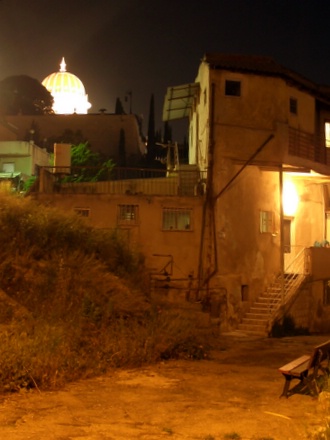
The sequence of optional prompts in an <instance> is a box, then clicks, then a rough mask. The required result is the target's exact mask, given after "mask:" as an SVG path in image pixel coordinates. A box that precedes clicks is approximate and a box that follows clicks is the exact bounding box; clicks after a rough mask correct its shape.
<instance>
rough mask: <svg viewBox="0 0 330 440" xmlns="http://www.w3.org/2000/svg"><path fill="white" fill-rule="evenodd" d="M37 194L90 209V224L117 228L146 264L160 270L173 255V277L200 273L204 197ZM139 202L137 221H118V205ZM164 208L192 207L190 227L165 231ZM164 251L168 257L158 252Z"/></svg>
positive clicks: (60, 203)
mask: <svg viewBox="0 0 330 440" xmlns="http://www.w3.org/2000/svg"><path fill="white" fill-rule="evenodd" d="M36 198H37V199H38V200H39V201H41V202H42V203H46V204H47V205H51V206H56V207H59V208H60V209H62V210H64V211H66V212H73V211H74V210H75V209H77V208H78V209H89V210H90V216H89V217H88V218H87V219H86V221H88V222H89V223H90V224H91V225H93V226H95V227H97V228H103V229H115V228H118V229H120V230H121V231H122V233H123V234H124V236H126V237H127V239H128V241H129V243H130V244H131V246H132V249H138V250H140V251H141V252H143V254H144V255H145V257H146V263H147V266H148V267H149V268H150V269H152V270H153V271H155V272H157V271H159V270H161V268H162V267H163V266H164V265H165V264H166V262H167V261H168V260H169V258H168V256H169V255H172V256H173V261H174V266H173V277H181V278H182V277H187V276H188V275H189V274H193V275H194V276H197V272H198V257H199V246H200V235H201V234H200V231H201V218H202V204H203V201H202V199H201V198H198V197H155V196H119V195H117V196H116V195H88V194H87V195H86V194H77V195H72V194H67V195H66V194H62V195H59V194H47V195H46V194H37V195H36ZM120 204H124V205H138V207H139V217H138V222H137V224H136V225H134V226H133V225H132V226H129V225H119V224H118V205H120ZM163 208H174V209H176V208H185V209H192V223H191V230H189V231H165V230H163V229H162V210H163ZM155 254H157V255H165V256H166V257H161V256H155Z"/></svg>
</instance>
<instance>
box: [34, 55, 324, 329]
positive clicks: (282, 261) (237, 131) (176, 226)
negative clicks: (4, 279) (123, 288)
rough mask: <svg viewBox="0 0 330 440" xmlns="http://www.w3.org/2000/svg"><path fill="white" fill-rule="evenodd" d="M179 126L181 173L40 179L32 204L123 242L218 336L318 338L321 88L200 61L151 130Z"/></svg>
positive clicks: (259, 70)
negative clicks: (196, 304) (70, 215)
mask: <svg viewBox="0 0 330 440" xmlns="http://www.w3.org/2000/svg"><path fill="white" fill-rule="evenodd" d="M184 117H187V118H189V162H190V163H189V165H185V166H182V165H180V164H179V163H176V164H175V166H174V167H173V166H171V167H170V166H169V167H168V170H167V172H166V173H165V174H164V172H163V171H158V172H157V171H156V170H155V171H154V172H151V171H150V170H139V171H137V170H136V171H135V172H133V171H132V170H121V169H115V170H113V172H112V174H111V175H110V177H109V179H107V180H106V181H103V182H96V183H80V184H77V183H72V182H71V183H68V182H67V181H61V179H59V178H58V176H56V173H54V170H53V169H50V170H49V169H46V168H45V169H44V170H43V172H42V173H41V174H40V182H39V183H40V185H39V192H38V193H36V194H34V197H35V198H37V199H38V200H39V201H40V202H42V203H48V204H50V205H54V206H60V207H62V208H63V209H65V210H67V211H77V212H78V213H80V214H81V215H83V216H85V217H86V219H87V221H89V222H90V223H91V224H93V225H95V226H97V227H100V228H109V229H117V230H118V231H121V232H122V233H124V234H125V235H126V237H127V238H128V240H129V242H130V243H131V244H132V245H134V246H136V247H138V248H139V249H140V250H141V251H142V252H143V253H144V255H145V256H146V262H147V265H148V267H149V268H150V270H151V271H152V272H153V273H155V274H159V275H163V276H164V280H163V281H164V282H165V284H167V285H168V287H173V282H174V284H175V281H177V283H178V286H179V287H178V292H181V293H182V292H184V293H185V294H186V296H187V297H189V298H193V299H197V300H201V301H202V302H203V304H204V305H205V304H206V303H207V302H209V303H210V304H211V313H213V317H216V316H217V314H218V319H219V323H220V327H221V330H233V329H237V328H241V329H242V330H245V331H258V332H262V333H264V334H265V333H266V332H269V331H270V329H271V327H272V325H273V323H274V321H275V320H276V319H282V318H283V316H285V315H290V316H292V317H293V319H294V321H295V324H296V325H297V326H303V327H306V328H308V329H310V330H311V331H313V332H325V331H329V330H330V320H329V319H328V313H329V310H330V288H329V285H330V248H329V249H328V248H327V241H330V227H329V226H330V220H329V218H328V217H329V212H330V199H329V185H330V154H329V152H330V149H329V148H330V129H329V127H330V92H329V89H328V88H326V87H321V86H319V85H317V84H315V83H313V82H311V81H309V80H308V79H306V78H304V77H302V76H300V75H298V74H296V73H295V72H292V71H290V70H289V69H286V68H284V67H283V66H281V65H279V64H278V63H277V62H275V61H274V60H273V59H271V58H267V57H254V56H233V55H222V54H210V55H206V56H205V57H204V58H203V60H202V62H201V64H200V66H199V70H198V74H197V77H196V80H195V82H194V83H192V84H185V85H180V86H175V87H169V88H168V91H167V94H166V97H165V102H164V116H163V119H164V120H167V121H171V120H173V119H177V118H184ZM72 172H75V173H76V172H77V170H74V171H73V170H72V169H69V170H68V173H69V174H70V173H72ZM157 173H159V174H157ZM171 283H172V284H171ZM191 294H192V295H191ZM214 304H216V305H217V307H215V306H214V307H213V306H212V305H214Z"/></svg>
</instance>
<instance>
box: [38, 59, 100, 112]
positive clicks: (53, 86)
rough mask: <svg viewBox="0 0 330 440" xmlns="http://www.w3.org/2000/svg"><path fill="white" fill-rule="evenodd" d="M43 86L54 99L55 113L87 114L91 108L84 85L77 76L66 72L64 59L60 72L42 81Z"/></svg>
mask: <svg viewBox="0 0 330 440" xmlns="http://www.w3.org/2000/svg"><path fill="white" fill-rule="evenodd" d="M42 85H43V86H44V87H45V88H46V89H47V90H48V91H49V92H50V93H51V94H52V96H53V98H54V104H53V110H54V112H55V113H58V114H66V115H67V114H72V113H80V114H86V113H87V111H88V109H89V108H90V107H91V104H90V103H89V102H88V95H86V92H85V87H84V85H83V83H82V82H81V81H80V79H79V78H78V77H77V76H76V75H73V73H70V72H67V71H66V64H65V61H64V58H62V62H61V65H60V71H59V72H56V73H51V74H50V75H48V76H47V77H46V78H45V79H44V80H43V81H42Z"/></svg>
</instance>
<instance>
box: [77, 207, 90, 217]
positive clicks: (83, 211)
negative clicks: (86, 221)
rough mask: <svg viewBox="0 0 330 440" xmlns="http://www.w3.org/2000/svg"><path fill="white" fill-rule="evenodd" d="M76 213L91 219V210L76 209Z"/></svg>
mask: <svg viewBox="0 0 330 440" xmlns="http://www.w3.org/2000/svg"><path fill="white" fill-rule="evenodd" d="M74 212H75V213H76V214H78V215H80V216H81V217H89V215H90V209H89V208H74Z"/></svg>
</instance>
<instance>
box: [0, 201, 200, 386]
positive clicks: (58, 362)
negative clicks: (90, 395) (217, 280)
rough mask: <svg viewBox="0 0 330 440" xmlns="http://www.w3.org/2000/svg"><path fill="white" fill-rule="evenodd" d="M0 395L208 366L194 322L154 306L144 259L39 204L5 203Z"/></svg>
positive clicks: (0, 210)
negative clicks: (184, 363)
mask: <svg viewBox="0 0 330 440" xmlns="http://www.w3.org/2000/svg"><path fill="white" fill-rule="evenodd" d="M0 230H1V231H2V232H1V235H2V239H1V242H2V246H1V248H0V282H1V287H2V289H3V292H2V293H1V292H0V293H1V294H0V302H1V305H2V307H1V313H0V391H5V390H10V391H14V390H19V389H20V388H28V387H38V388H39V389H41V388H43V389H45V388H47V389H55V388H58V387H61V386H63V385H64V384H65V383H66V382H69V381H72V380H76V379H78V378H84V377H90V376H93V375H97V374H101V373H104V372H106V371H108V370H109V369H111V368H118V367H123V366H139V365H141V364H143V363H150V362H155V361H158V360H159V359H162V358H164V357H165V358H170V357H178V356H181V355H182V356H186V357H193V358H199V357H204V355H205V349H204V345H203V344H202V343H201V342H200V341H199V338H198V336H197V335H196V322H195V320H194V319H193V318H192V317H191V316H190V315H189V313H184V311H180V313H178V312H177V311H175V310H174V309H171V307H169V306H168V305H166V304H165V303H164V301H162V300H160V299H159V298H158V299H156V298H151V297H150V294H149V291H148V288H147V283H146V282H145V280H146V279H147V277H146V271H145V268H144V264H143V257H142V256H141V255H140V254H139V253H138V252H136V251H134V250H132V249H129V246H128V244H127V243H126V242H124V241H122V240H121V238H120V236H119V235H118V234H116V233H115V232H113V233H109V232H104V231H100V230H93V229H92V228H91V227H89V226H88V225H87V224H86V223H85V222H84V221H83V219H81V218H79V217H78V216H76V215H72V216H71V215H64V214H63V213H60V212H57V211H55V210H52V209H49V208H45V207H44V206H42V207H41V206H38V205H37V204H36V203H33V202H32V201H31V200H27V199H22V198H18V197H15V196H12V195H8V193H2V194H0Z"/></svg>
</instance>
